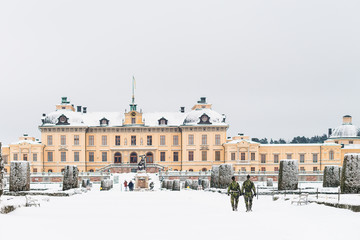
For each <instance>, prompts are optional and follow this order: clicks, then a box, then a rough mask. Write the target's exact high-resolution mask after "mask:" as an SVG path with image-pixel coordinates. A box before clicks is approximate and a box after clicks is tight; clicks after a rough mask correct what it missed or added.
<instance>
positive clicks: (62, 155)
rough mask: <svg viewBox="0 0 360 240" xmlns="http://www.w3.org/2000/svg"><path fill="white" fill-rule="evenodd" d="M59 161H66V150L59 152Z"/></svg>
mask: <svg viewBox="0 0 360 240" xmlns="http://www.w3.org/2000/svg"><path fill="white" fill-rule="evenodd" d="M61 161H62V162H66V152H61Z"/></svg>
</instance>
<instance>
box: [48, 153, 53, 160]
mask: <svg viewBox="0 0 360 240" xmlns="http://www.w3.org/2000/svg"><path fill="white" fill-rule="evenodd" d="M47 159H48V162H52V161H53V160H54V159H53V152H48V153H47Z"/></svg>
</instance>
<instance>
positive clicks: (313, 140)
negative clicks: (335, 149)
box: [251, 134, 327, 144]
mask: <svg viewBox="0 0 360 240" xmlns="http://www.w3.org/2000/svg"><path fill="white" fill-rule="evenodd" d="M326 139H327V135H326V134H324V135H322V136H317V135H316V136H313V137H310V138H308V137H305V136H302V137H301V136H297V137H294V138H293V139H292V140H291V141H290V142H289V143H324V142H325V140H326ZM251 140H252V141H254V142H258V143H261V144H268V143H270V144H286V143H288V142H286V141H285V140H284V139H283V138H280V139H278V140H276V139H275V140H274V139H272V138H271V139H270V141H269V140H268V139H267V138H261V139H259V138H252V139H251Z"/></svg>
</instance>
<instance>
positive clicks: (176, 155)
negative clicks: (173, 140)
mask: <svg viewBox="0 0 360 240" xmlns="http://www.w3.org/2000/svg"><path fill="white" fill-rule="evenodd" d="M173 156H174V162H178V161H179V152H174V153H173Z"/></svg>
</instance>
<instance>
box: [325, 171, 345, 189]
mask: <svg viewBox="0 0 360 240" xmlns="http://www.w3.org/2000/svg"><path fill="white" fill-rule="evenodd" d="M340 176H341V167H339V166H325V168H324V179H323V187H338V186H340Z"/></svg>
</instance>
